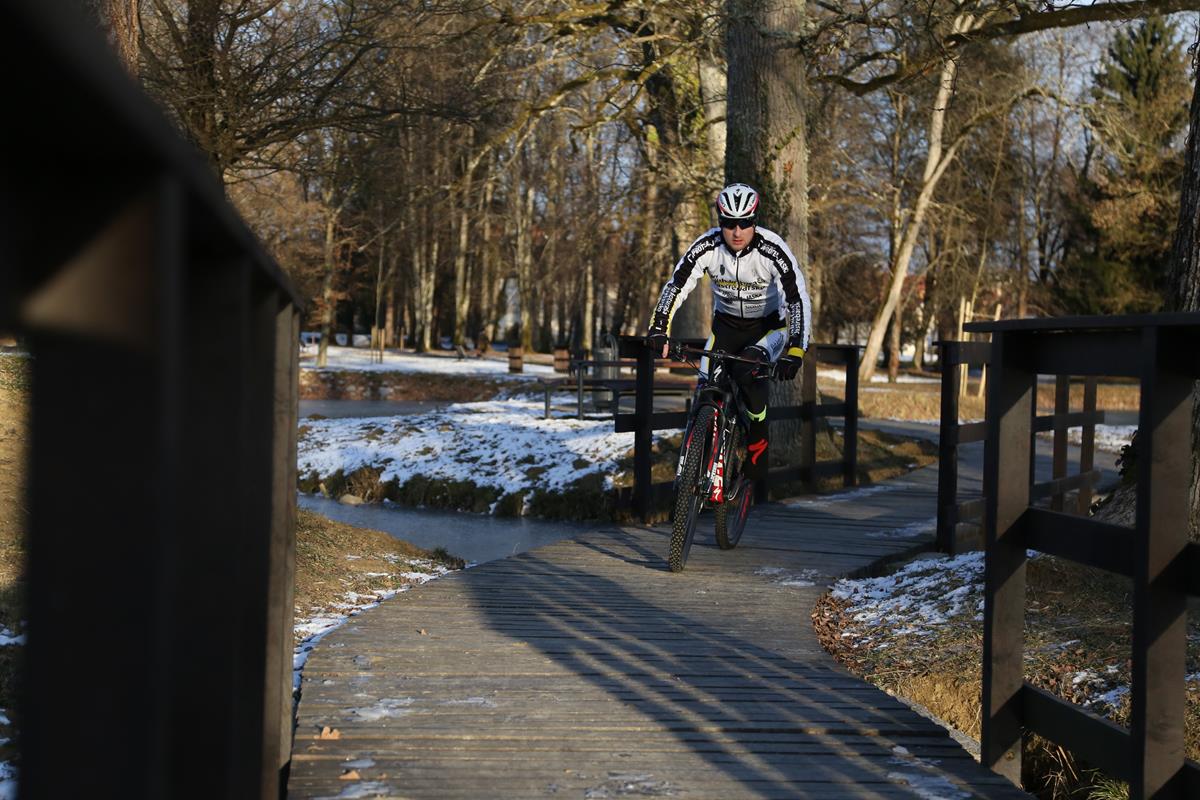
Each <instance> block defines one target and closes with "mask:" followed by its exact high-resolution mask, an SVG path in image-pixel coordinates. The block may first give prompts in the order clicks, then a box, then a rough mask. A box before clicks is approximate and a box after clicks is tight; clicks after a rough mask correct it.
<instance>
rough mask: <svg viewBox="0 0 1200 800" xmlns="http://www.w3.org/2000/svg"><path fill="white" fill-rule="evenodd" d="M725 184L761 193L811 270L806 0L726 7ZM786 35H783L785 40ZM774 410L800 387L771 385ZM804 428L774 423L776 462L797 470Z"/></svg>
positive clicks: (730, 2)
mask: <svg viewBox="0 0 1200 800" xmlns="http://www.w3.org/2000/svg"><path fill="white" fill-rule="evenodd" d="M726 11H727V13H728V16H729V20H730V21H729V27H728V30H727V34H726V40H725V43H726V54H727V56H728V59H729V78H728V89H727V99H726V111H727V120H728V121H727V122H726V126H725V128H726V142H725V180H726V182H733V181H742V182H745V183H749V184H751V185H752V186H754V187H755V188H757V189H758V190H759V191H760V192H761V193H762V208H763V210H762V212H761V214H760V218H761V219H762V221H763V223H764V224H765V225H766V226H767V227H768V228H771V229H772V230H774V231H775V232H776V233H778V234H779V235H781V236H783V237H784V239H786V240H787V242H788V244H789V245H790V246H791V249H792V252H793V253H795V255H796V259H797V261H798V267H799V269H800V270H801V272H802V273H806V272H807V270H808V146H807V142H806V141H805V117H804V98H805V85H804V76H805V74H806V66H807V53H806V52H805V50H804V49H803V48H801V47H798V46H796V45H795V43H794V42H793V40H792V39H791V35H792V34H794V33H795V32H796V31H799V30H803V27H804V16H805V2H804V0H727V2H726ZM784 33H786V34H788V35H786V36H785V35H781V34H784ZM768 403H769V405H770V406H776V407H778V406H790V405H799V403H800V382H799V381H798V380H795V381H790V382H786V383H785V382H772V384H771V391H770V397H769V400H768ZM800 425H801V423H800V421H799V420H796V421H788V422H774V423H772V424H771V429H770V431H771V432H770V437H771V443H772V444H771V448H770V449H771V450H772V451H774V455H773V456H769V458H771V460H772V463H774V464H776V465H779V464H784V463H789V462H792V463H794V462H795V461H796V459H797V458H798V457H799V453H800V447H799V445H800Z"/></svg>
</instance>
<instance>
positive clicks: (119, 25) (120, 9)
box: [84, 0, 141, 78]
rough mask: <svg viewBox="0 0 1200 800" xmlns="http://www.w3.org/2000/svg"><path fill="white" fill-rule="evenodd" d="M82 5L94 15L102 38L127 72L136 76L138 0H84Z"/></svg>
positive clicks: (138, 39)
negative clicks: (101, 32)
mask: <svg viewBox="0 0 1200 800" xmlns="http://www.w3.org/2000/svg"><path fill="white" fill-rule="evenodd" d="M84 5H85V7H87V8H88V10H89V11H91V12H92V14H94V15H95V16H96V20H97V22H99V24H100V30H101V31H103V32H104V38H105V39H107V40H108V44H109V46H110V47H112V49H113V52H115V53H116V54H117V58H118V59H120V60H121V63H122V64H123V65H124V66H125V69H126V70H127V71H128V72H129V74H130V75H132V76H133V77H134V78H137V77H138V46H139V44H140V42H141V27H140V26H139V25H138V0H84Z"/></svg>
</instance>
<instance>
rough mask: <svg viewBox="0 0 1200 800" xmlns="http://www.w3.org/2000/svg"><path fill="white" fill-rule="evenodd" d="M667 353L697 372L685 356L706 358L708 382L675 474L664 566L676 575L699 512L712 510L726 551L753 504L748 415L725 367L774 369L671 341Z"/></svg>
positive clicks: (719, 540) (698, 398) (768, 371)
mask: <svg viewBox="0 0 1200 800" xmlns="http://www.w3.org/2000/svg"><path fill="white" fill-rule="evenodd" d="M670 355H671V357H672V358H673V359H675V360H676V361H687V362H688V364H689V365H690V366H691V367H692V368H694V369H695V370H696V371H697V373H699V372H700V368H699V366H697V365H696V364H693V363H691V361H688V357H695V356H701V357H702V356H707V357H708V359H709V362H710V368H709V375H708V376H707V381H706V382H703V383H702V384H701V385H700V386H699V387H698V388H697V390H696V398H695V401H694V402H693V404H692V414H691V419H690V421H689V423H688V427H687V430H686V432H685V433H684V436H683V445H682V446H681V447H680V449H679V466H678V467H677V468H676V470H675V485H674V490H673V495H672V503H671V507H672V511H673V513H672V517H671V549H670V554H669V557H668V558H667V564H668V565H669V566H670V568H671V571H672V572H679V571H681V570H682V569H683V566H684V564H686V563H687V557H688V552H689V551H690V550H691V549H692V539H693V538H694V537H695V535H696V521H697V519H698V518H699V517H700V511H701V509H702V508H711V509H712V510H713V512H714V517H715V519H714V522H715V526H714V527H715V530H716V539H717V546H718V547H720V548H721V549H722V550H731V549H732V548H734V547H736V546H737V543H738V541H739V540H740V539H741V538H742V531H744V530H745V528H746V518H747V517H748V516H749V515H750V507H751V505H753V503H754V485H753V482H752V481H750V480H747V479H746V477H745V476H744V475H743V474H742V464H743V463H745V460H746V437H747V427H746V426H747V420H748V419H749V414H748V412H747V409H746V401H745V399H744V397H743V392H742V389H741V387H740V386H738V383H737V381H735V380H734V379H733V376H732V375H731V374H730V373H729V369H728V367H729V364H730V363H731V362H741V363H744V364H751V365H753V366H754V374H755V375H758V376H764V377H770V376H772V375H774V372H775V365H774V364H772V363H770V362H764V361H756V360H754V359H749V358H742V357H741V356H735V355H732V354H730V353H726V352H724V351H721V350H715V351H714V350H704V349H701V348H696V347H689V346H687V345H685V344H683V343H682V342H672V343H671V349H670ZM701 377H702V378H703V377H704V375H703V374H701Z"/></svg>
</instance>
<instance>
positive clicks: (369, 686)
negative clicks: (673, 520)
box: [289, 468, 1023, 798]
mask: <svg viewBox="0 0 1200 800" xmlns="http://www.w3.org/2000/svg"><path fill="white" fill-rule="evenodd" d="M927 471H928V472H929V475H930V477H929V478H928V479H927V480H928V484H927V485H923V484H922V483H921V481H920V480H916V481H914V482H913V483H912V484H910V485H911V486H912V487H913V488H914V489H916V490H919V491H916V493H915V494H909V493H907V492H904V491H897V492H892V493H885V494H884V495H883V496H881V497H879V498H876V497H874V496H872V497H870V498H867V499H869V500H870V501H871V502H872V503H873V504H875V509H876V510H875V511H874V512H873V513H874V515H875V518H874V520H872V519H855V518H854V516H853V515H855V514H859V513H862V512H863V511H864V507H865V506H866V505H867V499H860V500H857V501H856V500H854V499H851V498H847V499H846V500H844V501H840V500H838V499H837V498H836V497H831V498H814V501H815V502H816V503H817V504H818V505H814V506H811V507H810V506H806V505H805V504H799V505H796V506H782V505H776V504H771V505H767V506H762V507H759V508H756V509H755V511H754V515H755V516H752V518H751V519H752V522H753V523H754V525H755V526H754V529H753V530H751V531H748V532H747V535H746V538H744V539H743V543H742V544H741V545H739V547H738V548H737V549H736V550H733V551H728V552H723V551H719V550H718V549H717V548H715V547H714V546H713V545H712V544H711V532H710V531H711V527H710V526H711V523H710V522H708V520H709V519H711V517H710V516H708V515H705V516H703V517H702V524H703V525H704V526H705V527H704V528H703V529H702V530H701V531H700V533H699V534H698V535H699V539H698V542H697V546H696V547H694V548H693V553H692V556H691V558H690V559H689V562H688V566H687V569H686V570H685V571H684V572H682V573H678V574H671V573H668V572H666V570H665V552H666V546H667V537H666V535H665V531H664V530H663V529H662V528H658V529H655V528H649V527H623V528H616V527H612V528H606V529H602V530H598V531H595V532H593V533H589V534H585V535H583V536H581V537H579V538H577V539H575V540H573V541H564V542H559V543H557V544H554V545H551V546H548V547H545V548H541V549H539V550H537V551H534V552H531V553H525V554H523V555H521V556H518V557H514V558H511V559H505V560H504V561H501V562H493V563H491V564H487V565H483V566H481V567H477V568H474V569H471V570H468V571H466V572H464V573H459V574H457V575H455V576H453V577H451V578H446V579H442V580H439V581H435V582H432V583H430V584H427V585H425V586H422V587H419V588H416V589H413V590H411V591H409V592H406V593H405V594H403V595H400V596H398V597H397V598H395V599H393V600H392V601H389V602H387V603H384V604H383V605H381V606H379V607H378V608H376V609H374V610H372V611H371V612H368V613H366V614H364V615H362V616H361V617H359V618H356V619H355V620H353V621H352V622H350V623H348V624H347V625H346V626H344V627H343V628H342V629H339V630H338V631H336V632H334V633H332V634H330V635H329V636H328V637H326V639H325V640H323V642H322V645H321V646H320V647H318V648H317V650H316V651H314V653H313V654H312V656H311V657H310V660H309V662H308V666H307V667H306V669H305V677H304V682H303V692H304V694H303V698H302V701H301V704H300V718H299V726H298V728H297V740H296V747H295V753H296V758H295V763H294V765H293V771H292V777H291V782H290V785H289V793H290V795H291V796H293V797H313V796H329V795H331V794H332V795H336V794H338V793H339V792H340V791H341V789H343V788H346V787H345V784H342V783H339V782H338V780H337V775H338V765H339V764H341V763H343V761H345V760H349V759H351V757H355V756H363V755H367V754H369V755H370V757H371V758H372V759H373V760H375V761H376V762H377V763H376V766H375V767H373V768H372V769H376V770H377V772H384V773H387V774H388V775H389V776H401V777H402V780H403V783H402V785H403V792H404V793H405V794H406V796H413V797H432V796H443V797H453V796H472V793H474V794H475V795H476V796H477V795H478V794H479V793H480V792H483V793H485V794H486V795H487V796H491V797H529V796H541V795H542V794H545V793H546V791H545V790H546V786H547V785H548V784H549V783H550V782H552V781H554V780H557V779H558V776H562V775H574V774H575V771H578V772H582V773H586V774H588V775H602V776H605V777H606V778H607V775H608V772H609V771H610V770H613V769H617V768H621V769H623V768H626V767H628V768H630V769H636V770H638V771H640V772H644V773H646V774H652V775H654V776H656V780H666V781H668V782H669V786H670V790H671V791H672V792H673V793H676V794H680V795H683V794H691V795H695V796H709V797H723V798H726V797H728V798H749V797H771V796H787V797H795V796H814V797H820V796H828V797H860V796H862V797H870V796H911V791H912V789H911V787H909V786H907V785H900V784H896V783H894V782H893V781H890V780H889V779H888V775H889V774H891V773H895V772H896V771H897V764H896V763H895V759H896V758H897V756H896V752H894V750H893V748H894V747H895V746H898V745H899V746H903V747H905V748H906V749H907V750H908V751H909V752H910V753H914V754H915V753H918V752H919V753H921V754H922V755H921V756H920V757H922V758H928V759H936V760H937V761H939V762H940V763H939V765H938V766H936V767H931V769H933V771H934V773H936V774H937V775H939V776H942V777H944V778H946V779H947V780H951V779H952V780H954V781H961V782H962V785H964V786H970V787H971V790H972V792H973V793H974V794H975V795H976V796H982V797H1018V796H1023V795H1021V794H1020V793H1019V792H1018V791H1017V790H1016V789H1014V788H1013V787H1012V786H1011V785H1009V784H1007V783H1006V782H1004V781H1003V779H1001V778H998V777H996V776H994V775H991V774H990V773H988V772H987V771H986V770H982V769H981V768H980V767H979V766H978V765H977V764H976V763H975V762H974V761H973V760H972V759H970V757H969V756H967V755H966V754H965V753H964V752H963V751H962V750H961V749H959V748H958V747H957V745H955V744H954V743H953V742H952V741H951V740H950V739H949V738H948V737H947V736H946V735H945V732H944V731H943V730H942V729H941V728H939V727H938V726H936V725H934V724H932V723H931V722H929V721H928V720H925V719H923V718H920V717H918V716H916V715H915V714H913V713H912V712H911V711H910V710H909V709H908V708H907V707H906V706H904V705H903V704H902V703H900V702H898V701H897V700H896V699H895V698H891V697H888V696H886V695H884V694H883V693H881V692H879V691H878V690H877V689H876V688H875V687H872V686H870V685H869V684H866V683H865V682H862V681H860V680H858V679H857V678H854V677H853V676H851V675H849V674H848V673H846V672H845V671H843V670H842V669H841V668H839V667H837V665H836V664H835V663H834V662H833V661H832V660H831V659H830V658H829V656H828V655H827V654H826V653H824V651H823V650H822V648H821V647H820V644H819V642H818V641H817V640H816V637H815V634H814V632H813V631H812V628H811V626H809V625H807V624H805V623H803V622H801V624H797V620H798V619H799V620H803V619H804V618H805V615H806V614H807V609H808V608H811V605H812V604H813V603H814V602H815V601H816V599H817V598H818V597H819V596H820V594H821V593H822V592H823V591H824V588H823V585H824V584H825V583H826V582H827V580H828V579H826V578H822V579H819V580H813V581H812V584H813V585H812V586H796V587H788V586H784V585H782V584H781V577H780V576H781V575H782V576H783V577H786V576H787V575H799V574H802V573H803V574H809V573H804V571H805V570H818V571H820V572H821V573H822V574H823V575H828V576H834V575H837V574H843V573H845V572H848V571H851V570H853V569H856V568H862V567H864V566H866V565H869V564H871V563H873V562H875V561H877V560H878V559H880V558H883V557H889V556H890V555H892V554H896V553H899V552H903V551H904V550H905V548H907V547H911V543H897V542H893V541H886V540H873V539H871V538H870V534H871V533H873V532H875V531H878V530H879V529H880V527H881V525H882V526H883V527H884V528H885V529H891V528H893V527H896V526H899V525H902V524H907V522H909V521H919V520H923V519H929V518H930V517H931V516H932V512H933V509H934V506H935V504H936V494H935V492H934V491H933V490H932V485H933V480H932V469H931V468H929V469H927ZM886 494H891V495H892V498H891V501H890V502H888V501H887V500H886V499H885V498H886ZM889 509H896V510H895V511H894V512H893V513H889ZM764 568H766V569H764ZM421 631H424V633H423V634H422V633H421ZM388 698H391V699H392V700H393V701H395V702H397V703H399V704H400V705H399V706H398V712H399V713H398V714H397V716H396V717H395V718H393V719H391V720H388V719H383V720H377V721H376V720H372V719H369V718H364V717H362V716H361V715H359V714H356V713H353V712H352V709H356V708H365V709H368V712H367V716H368V717H370V716H371V714H370V712H369V709H370V707H371V705H372V704H373V703H379V702H381V701H383V700H386V699H388ZM324 725H330V726H332V727H336V728H338V730H339V731H340V733H341V738H340V739H339V740H336V741H329V740H321V739H320V738H319V736H318V734H319V730H320V728H321V727H322V726H324ZM310 748H312V749H310ZM614 765H615V766H614ZM376 774H377V773H376ZM363 777H364V778H365V779H368V780H370V779H371V775H370V774H366V773H364V775H363ZM385 782H386V779H385ZM585 783H586V782H585ZM398 785H400V784H398ZM563 785H565V784H563ZM572 785H573V786H574V784H572ZM580 786H583V784H580ZM596 786H597V784H594V783H593V784H587V785H586V786H583V788H581V789H580V791H587V790H588V789H593V790H596V791H600V790H599V789H596ZM335 789H336V791H334V790H335ZM876 790H878V791H876ZM563 791H567V790H566V789H563V788H561V787H560V788H559V789H558V790H557V792H556V793H557V794H560V795H561V793H562V792H563Z"/></svg>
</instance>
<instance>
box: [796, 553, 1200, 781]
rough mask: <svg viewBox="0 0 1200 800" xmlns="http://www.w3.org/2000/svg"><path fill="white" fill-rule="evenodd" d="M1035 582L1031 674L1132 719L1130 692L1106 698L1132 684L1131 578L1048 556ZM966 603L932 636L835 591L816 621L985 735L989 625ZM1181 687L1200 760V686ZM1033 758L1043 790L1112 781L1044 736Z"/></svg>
mask: <svg viewBox="0 0 1200 800" xmlns="http://www.w3.org/2000/svg"><path fill="white" fill-rule="evenodd" d="M1027 581H1028V584H1027V587H1028V588H1027V601H1026V602H1027V604H1026V626H1025V628H1026V631H1025V646H1024V652H1025V678H1026V680H1028V681H1030V682H1031V683H1033V684H1034V685H1036V686H1039V687H1041V688H1043V689H1046V690H1047V691H1050V692H1053V693H1055V694H1057V695H1058V696H1060V697H1063V698H1064V699H1067V700H1069V701H1071V702H1073V703H1077V704H1090V706H1089V707H1090V708H1091V710H1093V711H1097V712H1100V713H1104V714H1106V715H1107V716H1108V717H1109V718H1110V719H1112V720H1113V721H1115V722H1117V723H1118V724H1121V725H1126V726H1127V725H1128V724H1129V704H1128V695H1124V696H1121V695H1119V694H1118V695H1109V697H1110V698H1111V699H1112V701H1113V702H1112V703H1105V702H1102V701H1100V698H1101V697H1102V696H1103V695H1105V694H1106V693H1108V692H1111V691H1112V690H1113V689H1115V688H1117V687H1119V686H1126V687H1127V686H1129V684H1130V677H1131V676H1130V663H1129V653H1130V648H1131V622H1132V618H1133V615H1132V607H1131V599H1130V598H1131V584H1130V581H1129V580H1128V579H1126V578H1123V577H1121V576H1117V575H1113V574H1111V573H1107V572H1104V571H1102V570H1097V569H1093V568H1090V567H1085V566H1081V565H1078V564H1074V563H1071V562H1067V561H1062V560H1059V559H1056V558H1052V557H1049V556H1042V557H1040V558H1036V559H1033V560H1031V561H1029V562H1028V572H1027ZM980 596H981V595H980ZM972 597H974V595H972ZM965 608H967V609H969V612H968V613H964V614H961V615H959V616H958V617H955V618H951V619H950V620H949V621H948V622H947V623H945V624H943V625H940V626H938V627H937V629H936V633H935V635H934V636H932V637H930V636H912V635H903V634H894V633H893V632H892V631H893V630H894V629H888V628H886V626H879V627H867V626H864V625H863V624H860V623H858V622H856V621H855V620H854V619H852V617H851V615H850V614H848V613H847V607H846V603H845V602H844V601H839V600H836V599H834V598H833V597H832V595H827V596H826V597H825V598H823V599H822V601H821V602H820V603H819V605H818V607H817V609H816V610H815V611H814V613H813V621H814V624H815V626H816V628H817V631H818V635H819V637H820V638H821V641H822V644H823V645H824V646H825V649H826V650H828V651H829V652H830V653H832V654H833V655H834V656H835V657H836V658H837V659H838V660H839V661H841V662H842V663H843V664H845V665H846V666H848V667H849V668H850V669H851V670H852V671H853V672H855V673H856V674H858V675H861V676H862V677H864V678H866V679H868V680H870V681H871V682H873V683H875V684H877V685H879V686H880V687H882V688H884V689H887V690H888V691H891V692H893V693H895V694H898V695H901V696H903V697H907V698H909V699H911V700H914V701H916V702H918V703H920V704H921V705H923V706H925V707H927V708H929V709H930V710H931V711H932V712H933V713H934V714H936V715H937V716H939V717H940V718H941V719H943V720H945V721H946V722H947V723H949V724H951V725H953V726H954V727H955V728H957V729H958V730H960V731H963V732H964V733H966V734H968V735H970V736H972V737H974V738H976V739H978V738H979V733H980V713H981V704H980V688H981V657H982V622H981V621H977V620H975V619H974V615H975V613H976V612H975V604H974V603H973V602H968V603H966V604H965ZM844 634H849V635H844ZM870 636H874V637H875V638H874V639H873V641H872V642H871V643H870V645H869V646H868V645H867V643H866V642H865V641H864V640H865V639H866V638H867V637H870ZM885 643H886V647H883V648H880V647H879V646H878V645H880V644H885ZM1187 662H1188V673H1189V674H1191V673H1195V672H1196V671H1197V670H1200V624H1197V621H1196V620H1195V619H1193V620H1192V623H1191V625H1190V626H1189V638H1188V656H1187ZM1180 692H1181V695H1185V696H1181V698H1180V699H1181V700H1183V701H1185V702H1186V704H1187V712H1186V713H1187V721H1186V751H1187V756H1188V757H1189V758H1192V759H1197V758H1200V685H1197V683H1196V682H1194V681H1193V682H1191V683H1189V684H1188V687H1187V691H1185V690H1184V687H1180ZM1025 762H1026V763H1025V770H1024V776H1023V777H1024V781H1025V785H1026V788H1027V789H1029V790H1030V791H1034V792H1035V793H1036V794H1037V795H1038V796H1039V797H1043V798H1055V799H1056V800H1060V799H1062V798H1067V797H1089V796H1091V795H1090V793H1091V792H1093V791H1099V786H1093V784H1096V783H1098V782H1103V781H1102V780H1101V779H1102V778H1103V776H1102V775H1101V774H1099V773H1096V772H1095V771H1094V770H1093V766H1094V765H1086V764H1082V763H1079V762H1078V761H1077V760H1076V759H1075V758H1074V757H1073V756H1071V754H1070V753H1067V752H1065V751H1063V750H1062V749H1061V748H1059V747H1057V746H1056V745H1053V744H1052V743H1050V742H1046V741H1045V740H1041V739H1038V738H1036V737H1035V739H1034V740H1033V741H1031V742H1027V743H1026V747H1025ZM1107 783H1111V781H1108V782H1107Z"/></svg>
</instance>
